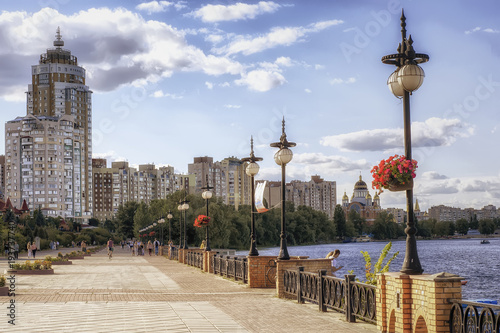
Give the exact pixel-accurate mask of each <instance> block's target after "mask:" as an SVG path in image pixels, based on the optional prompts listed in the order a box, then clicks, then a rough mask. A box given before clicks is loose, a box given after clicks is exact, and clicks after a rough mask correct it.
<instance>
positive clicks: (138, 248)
mask: <svg viewBox="0 0 500 333" xmlns="http://www.w3.org/2000/svg"><path fill="white" fill-rule="evenodd" d="M128 245H129V247H130V253H131V254H132V255H133V256H143V255H144V252H145V251H146V250H147V251H148V254H149V255H152V254H153V250H154V253H155V255H156V256H157V255H158V253H159V250H160V241H159V240H157V239H156V238H155V240H154V241H153V242H151V241H150V240H149V241H148V242H147V243H145V242H142V241H140V240H139V241H129V242H128Z"/></svg>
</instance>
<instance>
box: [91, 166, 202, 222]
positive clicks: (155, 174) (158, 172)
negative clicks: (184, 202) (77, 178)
mask: <svg viewBox="0 0 500 333" xmlns="http://www.w3.org/2000/svg"><path fill="white" fill-rule="evenodd" d="M92 167H93V169H92V171H93V188H94V216H95V217H96V218H97V219H99V220H104V219H111V218H113V216H114V215H115V214H116V213H117V212H118V208H119V207H120V206H121V205H123V204H125V203H126V202H128V201H135V202H144V203H146V204H149V203H151V201H153V200H156V199H165V198H166V197H167V196H168V195H170V194H172V193H174V192H176V191H181V190H184V191H185V192H186V193H190V191H193V188H194V186H193V188H191V187H190V184H193V183H194V177H192V176H189V175H180V174H175V173H174V168H173V167H171V166H165V167H160V168H156V167H155V165H154V164H143V165H139V168H138V169H137V168H133V167H130V166H129V164H128V162H123V161H122V162H112V163H111V167H110V168H108V167H107V163H106V160H105V159H93V160H92Z"/></svg>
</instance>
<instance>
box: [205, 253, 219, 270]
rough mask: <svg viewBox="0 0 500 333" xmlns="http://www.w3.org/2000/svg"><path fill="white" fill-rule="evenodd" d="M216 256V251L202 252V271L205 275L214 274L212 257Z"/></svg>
mask: <svg viewBox="0 0 500 333" xmlns="http://www.w3.org/2000/svg"><path fill="white" fill-rule="evenodd" d="M216 254H217V251H203V271H204V272H207V273H212V274H213V272H214V267H213V262H212V257H213V256H214V255H216Z"/></svg>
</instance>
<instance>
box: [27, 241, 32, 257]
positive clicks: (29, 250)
mask: <svg viewBox="0 0 500 333" xmlns="http://www.w3.org/2000/svg"><path fill="white" fill-rule="evenodd" d="M26 250H28V259H30V258H31V254H32V253H31V242H28V245H26Z"/></svg>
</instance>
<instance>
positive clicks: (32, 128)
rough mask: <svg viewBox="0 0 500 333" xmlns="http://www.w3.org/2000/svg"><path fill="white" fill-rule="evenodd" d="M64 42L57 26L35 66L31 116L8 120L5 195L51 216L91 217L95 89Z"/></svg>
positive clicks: (29, 105) (29, 107) (29, 101)
mask: <svg viewBox="0 0 500 333" xmlns="http://www.w3.org/2000/svg"><path fill="white" fill-rule="evenodd" d="M63 46H64V42H63V40H62V39H61V34H60V31H59V28H58V29H57V33H56V40H55V41H54V48H52V49H47V52H46V53H44V54H42V55H41V56H40V60H39V63H38V65H34V66H32V68H31V74H32V81H31V84H30V85H28V91H27V116H26V117H18V118H16V119H15V120H12V121H9V122H7V124H6V132H5V136H6V137H5V152H6V161H5V173H6V197H10V198H11V200H12V203H13V205H14V206H16V205H20V204H21V203H22V200H23V199H26V201H27V202H28V206H29V207H30V209H35V208H36V209H38V208H41V209H42V210H43V211H44V212H45V213H46V214H47V215H50V216H63V217H76V218H78V217H90V216H92V211H93V207H92V204H93V200H92V195H93V191H92V91H90V89H89V87H88V86H86V85H85V69H84V68H83V67H80V66H78V61H77V58H76V57H75V56H73V55H71V52H70V51H69V50H66V49H63V48H62V47H63Z"/></svg>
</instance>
